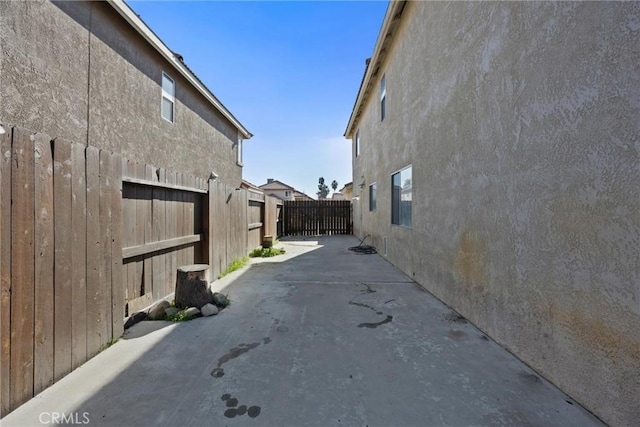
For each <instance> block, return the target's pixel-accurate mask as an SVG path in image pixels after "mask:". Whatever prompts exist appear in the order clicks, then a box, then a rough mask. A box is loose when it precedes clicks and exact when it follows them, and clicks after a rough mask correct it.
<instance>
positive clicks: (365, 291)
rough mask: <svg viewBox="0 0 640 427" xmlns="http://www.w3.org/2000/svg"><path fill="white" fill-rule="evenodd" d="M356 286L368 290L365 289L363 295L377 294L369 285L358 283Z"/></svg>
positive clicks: (362, 291)
mask: <svg viewBox="0 0 640 427" xmlns="http://www.w3.org/2000/svg"><path fill="white" fill-rule="evenodd" d="M356 286H365V287H366V289H363V290H361V291H360V293H361V294H375V293H376V290H375V289H371V286H369V285H367V284H366V283H358V284H357V285H356Z"/></svg>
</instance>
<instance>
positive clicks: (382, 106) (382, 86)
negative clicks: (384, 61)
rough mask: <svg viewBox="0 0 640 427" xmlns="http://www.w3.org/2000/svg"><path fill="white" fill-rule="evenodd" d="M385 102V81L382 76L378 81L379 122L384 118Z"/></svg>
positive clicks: (385, 111)
mask: <svg viewBox="0 0 640 427" xmlns="http://www.w3.org/2000/svg"><path fill="white" fill-rule="evenodd" d="M386 101H387V79H386V78H385V75H384V74H383V75H382V79H381V80H380V121H383V120H384V117H385V115H386V113H387V110H386Z"/></svg>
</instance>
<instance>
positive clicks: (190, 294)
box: [175, 264, 213, 309]
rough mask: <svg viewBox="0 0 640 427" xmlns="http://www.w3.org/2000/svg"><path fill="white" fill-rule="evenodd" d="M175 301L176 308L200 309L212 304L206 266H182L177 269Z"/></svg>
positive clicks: (207, 267)
mask: <svg viewBox="0 0 640 427" xmlns="http://www.w3.org/2000/svg"><path fill="white" fill-rule="evenodd" d="M175 300H176V307H178V308H187V307H196V308H197V309H201V308H202V307H203V306H204V305H206V304H213V293H212V292H211V290H210V289H209V266H208V265H207V264H191V265H183V266H182V267H180V268H178V275H177V281H176V294H175Z"/></svg>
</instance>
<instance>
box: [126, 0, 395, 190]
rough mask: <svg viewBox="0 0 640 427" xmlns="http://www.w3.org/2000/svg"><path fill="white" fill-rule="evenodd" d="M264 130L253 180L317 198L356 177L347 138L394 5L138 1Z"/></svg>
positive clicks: (251, 159) (251, 163)
mask: <svg viewBox="0 0 640 427" xmlns="http://www.w3.org/2000/svg"><path fill="white" fill-rule="evenodd" d="M128 4H129V5H130V6H131V7H132V8H133V10H134V11H135V12H136V13H138V14H139V15H140V16H141V18H142V19H143V20H144V21H145V22H146V23H147V25H149V27H151V29H152V30H153V31H154V32H155V33H156V34H157V35H158V36H159V37H160V38H161V39H162V40H163V41H164V43H165V44H166V45H167V46H168V47H169V48H170V49H172V50H173V51H175V52H178V53H179V54H181V55H182V56H183V58H184V61H185V63H186V64H187V65H188V66H189V67H190V68H191V69H192V70H193V71H194V72H195V73H196V75H197V76H198V77H199V78H200V79H201V80H202V81H203V82H204V83H205V84H206V85H207V87H208V88H209V89H210V90H211V91H212V92H213V93H214V94H215V95H216V97H218V99H220V101H221V102H222V103H223V104H224V105H225V106H226V107H227V108H228V109H229V110H230V111H231V112H232V113H233V114H234V115H235V116H236V117H237V118H238V120H240V122H241V123H242V124H243V125H244V126H245V127H246V128H247V129H249V131H250V132H252V133H253V134H254V137H253V138H251V139H250V140H248V141H246V142H245V145H244V171H243V177H244V179H246V180H248V181H250V182H252V183H253V184H256V185H261V184H264V183H266V181H267V178H275V179H278V180H280V181H283V182H285V183H287V184H289V185H292V186H293V187H295V188H296V189H298V190H300V191H304V192H305V193H307V194H309V195H310V196H313V197H315V193H316V191H317V190H318V188H317V186H318V178H319V177H320V176H323V177H324V178H325V180H326V181H327V184H330V183H331V181H332V180H334V179H335V180H336V181H338V184H339V187H338V189H340V188H341V187H342V186H343V185H344V184H345V183H347V182H349V181H351V144H350V142H349V141H348V140H346V139H345V138H344V136H343V134H344V131H345V128H346V125H347V121H348V120H349V115H350V114H351V108H352V107H353V103H354V101H355V97H356V95H357V91H358V87H359V85H360V81H361V80H362V75H363V72H364V67H365V59H366V58H368V57H370V56H371V54H372V53H373V47H374V45H375V42H376V38H377V36H378V32H379V30H380V26H381V25H382V20H383V18H384V13H385V11H386V8H387V2H386V1H373V2H369V1H350V2H342V1H303V2H290V1H259V2H249V1H236V2H221V1H194V2H188V1H179V2H167V1H129V2H128Z"/></svg>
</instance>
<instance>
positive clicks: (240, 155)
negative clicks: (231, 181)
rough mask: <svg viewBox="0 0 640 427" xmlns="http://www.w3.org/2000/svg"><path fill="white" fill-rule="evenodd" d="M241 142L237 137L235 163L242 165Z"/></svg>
mask: <svg viewBox="0 0 640 427" xmlns="http://www.w3.org/2000/svg"><path fill="white" fill-rule="evenodd" d="M242 142H243V141H242V138H241V137H238V152H237V158H236V163H238V166H242Z"/></svg>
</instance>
